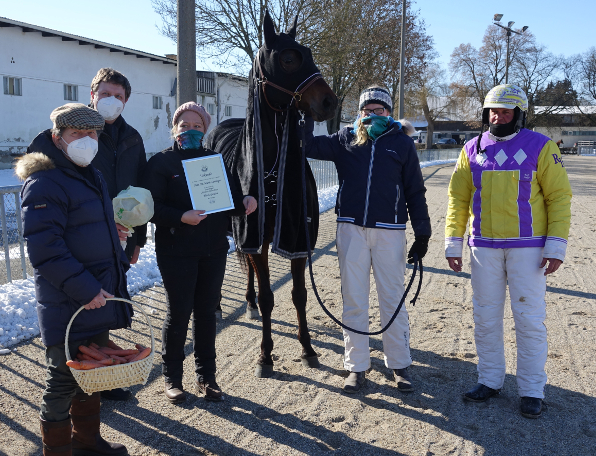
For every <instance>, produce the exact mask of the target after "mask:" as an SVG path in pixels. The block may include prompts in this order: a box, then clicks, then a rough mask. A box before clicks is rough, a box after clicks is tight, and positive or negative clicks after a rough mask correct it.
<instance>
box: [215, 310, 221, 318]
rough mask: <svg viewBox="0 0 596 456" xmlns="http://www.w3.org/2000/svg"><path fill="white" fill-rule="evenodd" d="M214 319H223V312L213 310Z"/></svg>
mask: <svg viewBox="0 0 596 456" xmlns="http://www.w3.org/2000/svg"><path fill="white" fill-rule="evenodd" d="M215 319H216V320H218V321H221V320H223V312H222V311H221V310H216V311H215Z"/></svg>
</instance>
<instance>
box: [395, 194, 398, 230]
mask: <svg viewBox="0 0 596 456" xmlns="http://www.w3.org/2000/svg"><path fill="white" fill-rule="evenodd" d="M395 188H396V189H397V197H396V198H395V223H397V203H399V185H396V186H395Z"/></svg>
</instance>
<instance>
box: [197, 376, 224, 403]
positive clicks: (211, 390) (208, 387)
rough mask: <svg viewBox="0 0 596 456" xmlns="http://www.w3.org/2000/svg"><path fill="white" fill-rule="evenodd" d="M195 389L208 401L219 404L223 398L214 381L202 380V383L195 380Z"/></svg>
mask: <svg viewBox="0 0 596 456" xmlns="http://www.w3.org/2000/svg"><path fill="white" fill-rule="evenodd" d="M197 389H198V390H199V393H201V394H203V395H204V396H205V399H207V400H208V401H213V402H220V401H223V400H224V398H225V396H224V394H223V392H222V391H221V388H220V387H219V385H218V384H217V382H216V381H215V380H204V381H202V382H201V381H198V380H197Z"/></svg>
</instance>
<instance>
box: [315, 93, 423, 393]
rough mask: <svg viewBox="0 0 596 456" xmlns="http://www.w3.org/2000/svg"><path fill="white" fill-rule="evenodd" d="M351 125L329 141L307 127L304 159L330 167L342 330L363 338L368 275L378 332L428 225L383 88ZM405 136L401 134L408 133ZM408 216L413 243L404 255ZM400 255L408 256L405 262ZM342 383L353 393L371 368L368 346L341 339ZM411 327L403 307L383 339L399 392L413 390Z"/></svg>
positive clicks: (410, 149)
mask: <svg viewBox="0 0 596 456" xmlns="http://www.w3.org/2000/svg"><path fill="white" fill-rule="evenodd" d="M358 106H359V114H358V118H357V119H356V121H355V122H354V125H353V126H351V127H346V128H343V129H342V130H340V131H339V132H337V133H335V134H333V135H329V136H325V135H322V136H313V134H312V129H313V121H312V118H309V119H308V121H307V125H306V127H305V128H306V131H307V133H306V134H307V137H306V155H307V157H309V158H315V159H319V160H330V161H333V162H334V163H335V166H336V168H337V172H338V178H339V190H338V194H337V204H336V206H335V212H336V214H337V222H338V224H337V255H338V260H339V269H340V276H341V291H342V298H343V314H342V320H343V323H344V324H346V325H347V326H349V327H350V328H353V329H356V330H358V331H366V332H368V331H369V291H370V269H371V267H372V270H373V273H374V276H375V281H376V285H377V292H378V298H379V309H380V314H381V326H385V325H386V324H387V323H388V321H389V320H390V318H391V317H392V315H393V313H394V312H395V310H396V309H397V306H398V305H399V302H400V299H401V297H402V296H403V294H404V275H405V271H406V257H407V261H408V262H410V263H412V262H414V259H415V258H416V257H417V258H420V259H421V258H423V257H424V255H425V254H426V251H427V248H428V241H429V238H430V235H431V224H430V218H429V215H428V207H427V205H426V199H425V196H424V194H425V192H426V188H425V187H424V181H423V179H422V173H421V171H420V163H419V161H418V154H417V153H416V148H415V147H414V142H413V140H412V138H410V137H409V136H408V134H407V133H406V132H405V131H404V128H403V126H402V125H401V124H400V123H399V122H396V121H395V120H393V119H392V118H391V110H392V107H393V102H392V100H391V96H390V95H389V92H388V91H387V90H385V89H384V88H382V87H378V86H373V87H369V88H367V89H365V90H364V91H363V92H362V93H361V95H360V100H359V103H358ZM412 130H413V129H412V128H408V131H409V132H410V133H411V132H412ZM408 215H409V218H410V219H411V225H412V228H413V231H414V239H415V240H414V243H413V244H412V246H411V247H410V249H409V252H408V251H407V249H406V232H405V229H406V222H407V221H408ZM406 253H407V256H406ZM343 335H344V344H345V354H344V368H345V369H346V370H347V371H348V375H347V378H346V379H345V382H344V391H345V392H346V393H356V392H357V391H358V390H360V388H361V387H362V385H363V384H364V382H365V377H366V371H367V370H368V369H369V368H370V365H371V364H370V350H369V338H368V336H366V335H361V334H357V333H354V332H352V331H349V330H344V331H343ZM409 338H410V326H409V322H408V312H407V310H406V306H405V305H404V306H403V307H402V308H401V310H400V312H399V314H398V315H397V318H396V319H395V320H394V322H393V323H392V324H391V326H389V328H388V329H387V331H385V332H384V333H383V351H384V354H385V365H386V366H387V367H388V368H390V369H393V371H394V375H395V380H396V386H397V389H398V390H399V391H403V392H407V391H412V390H413V389H414V382H413V380H412V377H411V375H410V373H409V371H408V368H409V367H410V365H411V364H412V358H411V356H410V341H409Z"/></svg>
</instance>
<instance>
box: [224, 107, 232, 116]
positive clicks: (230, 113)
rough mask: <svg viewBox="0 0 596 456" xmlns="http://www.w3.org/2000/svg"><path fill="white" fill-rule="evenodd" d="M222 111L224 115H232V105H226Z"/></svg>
mask: <svg viewBox="0 0 596 456" xmlns="http://www.w3.org/2000/svg"><path fill="white" fill-rule="evenodd" d="M224 112H225V116H226V117H232V107H231V106H226V108H225V111H224Z"/></svg>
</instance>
